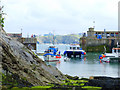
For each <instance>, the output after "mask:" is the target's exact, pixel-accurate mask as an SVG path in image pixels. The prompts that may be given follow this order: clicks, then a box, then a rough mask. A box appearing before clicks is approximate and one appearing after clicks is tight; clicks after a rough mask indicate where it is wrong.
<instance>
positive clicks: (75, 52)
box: [64, 44, 86, 58]
mask: <svg viewBox="0 0 120 90" xmlns="http://www.w3.org/2000/svg"><path fill="white" fill-rule="evenodd" d="M84 55H86V52H85V51H84V50H82V48H80V46H79V45H76V44H72V45H70V47H69V49H68V50H66V51H64V57H65V58H66V57H67V58H82V57H83V56H84Z"/></svg>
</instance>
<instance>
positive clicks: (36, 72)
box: [0, 28, 66, 86]
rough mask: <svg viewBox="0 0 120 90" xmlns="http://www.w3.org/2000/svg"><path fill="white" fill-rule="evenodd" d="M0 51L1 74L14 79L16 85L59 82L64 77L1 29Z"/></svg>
mask: <svg viewBox="0 0 120 90" xmlns="http://www.w3.org/2000/svg"><path fill="white" fill-rule="evenodd" d="M0 29H1V28H0ZM0 52H1V53H0V58H1V59H2V61H1V64H0V65H2V66H1V68H2V73H1V75H2V76H6V78H8V77H9V78H8V79H10V80H11V81H12V80H13V81H15V82H16V83H17V86H37V85H47V84H48V83H58V84H60V83H62V82H61V80H64V79H66V77H65V76H64V75H63V74H62V73H61V72H60V71H59V70H57V68H55V67H52V66H48V65H46V64H45V63H44V62H43V61H42V60H41V59H40V58H38V57H37V56H36V55H35V54H34V53H33V52H32V51H31V50H29V49H28V48H26V47H25V46H24V45H23V44H22V43H20V42H18V41H15V40H13V39H12V38H10V37H9V36H7V35H6V33H5V32H4V31H3V30H2V29H1V30H0ZM8 79H7V80H8ZM8 82H9V81H8ZM7 84H10V83H7V82H6V83H5V82H3V85H7Z"/></svg>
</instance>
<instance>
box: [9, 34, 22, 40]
mask: <svg viewBox="0 0 120 90" xmlns="http://www.w3.org/2000/svg"><path fill="white" fill-rule="evenodd" d="M7 35H8V36H10V37H11V38H13V39H15V40H19V39H20V38H22V33H7Z"/></svg>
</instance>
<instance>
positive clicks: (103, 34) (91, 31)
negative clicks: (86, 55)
mask: <svg viewBox="0 0 120 90" xmlns="http://www.w3.org/2000/svg"><path fill="white" fill-rule="evenodd" d="M119 34H120V32H119V31H106V30H105V29H104V30H103V31H95V30H94V28H89V31H87V36H88V37H91V38H95V37H98V36H101V37H102V38H117V37H118V36H119Z"/></svg>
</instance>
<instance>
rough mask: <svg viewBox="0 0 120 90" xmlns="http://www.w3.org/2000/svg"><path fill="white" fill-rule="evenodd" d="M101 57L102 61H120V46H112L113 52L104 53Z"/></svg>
mask: <svg viewBox="0 0 120 90" xmlns="http://www.w3.org/2000/svg"><path fill="white" fill-rule="evenodd" d="M99 59H100V62H107V63H109V62H120V47H116V48H112V53H103V54H102V55H100V56H99Z"/></svg>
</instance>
